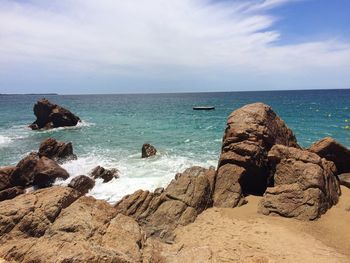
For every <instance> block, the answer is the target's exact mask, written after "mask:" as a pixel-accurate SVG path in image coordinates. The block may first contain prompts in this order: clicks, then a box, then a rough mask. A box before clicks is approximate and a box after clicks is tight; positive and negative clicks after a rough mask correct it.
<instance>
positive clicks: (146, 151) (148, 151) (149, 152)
mask: <svg viewBox="0 0 350 263" xmlns="http://www.w3.org/2000/svg"><path fill="white" fill-rule="evenodd" d="M156 153H157V150H156V148H154V146H153V145H151V144H149V143H145V144H144V145H142V158H148V157H151V156H153V155H156Z"/></svg>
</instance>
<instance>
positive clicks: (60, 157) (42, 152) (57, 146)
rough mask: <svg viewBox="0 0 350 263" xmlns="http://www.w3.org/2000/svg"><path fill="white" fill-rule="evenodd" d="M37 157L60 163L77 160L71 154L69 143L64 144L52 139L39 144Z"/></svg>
mask: <svg viewBox="0 0 350 263" xmlns="http://www.w3.org/2000/svg"><path fill="white" fill-rule="evenodd" d="M39 156H40V157H42V156H45V157H47V158H50V159H53V160H55V161H56V162H60V163H62V162H64V161H67V160H75V159H77V156H76V155H75V154H74V153H73V146H72V143H71V142H69V143H64V142H60V141H57V140H56V139H54V138H48V139H46V140H45V141H43V142H42V143H41V144H40V148H39Z"/></svg>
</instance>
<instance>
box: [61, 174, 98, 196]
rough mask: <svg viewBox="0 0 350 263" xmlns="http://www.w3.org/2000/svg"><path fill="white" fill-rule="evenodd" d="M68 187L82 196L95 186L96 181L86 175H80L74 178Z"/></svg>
mask: <svg viewBox="0 0 350 263" xmlns="http://www.w3.org/2000/svg"><path fill="white" fill-rule="evenodd" d="M68 186H69V187H71V188H73V189H75V190H77V191H78V192H80V193H82V194H86V193H88V192H89V190H91V189H92V188H93V187H94V186H95V180H94V179H92V178H90V177H88V176H86V175H79V176H77V177H74V178H73V179H72V181H70V183H69V184H68Z"/></svg>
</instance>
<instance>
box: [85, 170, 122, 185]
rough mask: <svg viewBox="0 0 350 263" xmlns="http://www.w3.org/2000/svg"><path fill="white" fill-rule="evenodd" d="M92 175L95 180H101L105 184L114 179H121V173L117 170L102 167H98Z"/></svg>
mask: <svg viewBox="0 0 350 263" xmlns="http://www.w3.org/2000/svg"><path fill="white" fill-rule="evenodd" d="M90 175H91V176H92V177H93V178H94V179H98V178H101V179H103V182H104V183H107V182H109V181H110V180H112V179H113V178H119V171H118V169H115V168H112V169H105V168H103V167H102V166H97V167H95V168H94V169H93V170H92V171H91V172H90Z"/></svg>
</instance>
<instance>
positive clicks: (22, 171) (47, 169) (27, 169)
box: [11, 153, 69, 187]
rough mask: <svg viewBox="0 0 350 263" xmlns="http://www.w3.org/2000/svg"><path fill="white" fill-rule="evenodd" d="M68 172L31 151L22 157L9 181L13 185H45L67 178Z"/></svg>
mask: <svg viewBox="0 0 350 263" xmlns="http://www.w3.org/2000/svg"><path fill="white" fill-rule="evenodd" d="M68 177H69V174H68V172H67V171H66V170H64V169H63V168H62V167H61V166H59V165H58V164H57V163H56V162H55V161H53V160H51V159H49V158H46V157H41V158H40V157H39V155H38V154H37V153H31V154H29V155H28V156H26V157H25V158H23V159H22V160H21V161H20V162H19V163H18V164H17V166H16V169H15V170H14V172H13V173H12V176H11V183H12V184H13V185H14V186H23V187H25V186H30V185H35V186H38V187H47V186H50V185H52V183H53V182H54V181H55V180H56V179H57V178H61V179H67V178H68Z"/></svg>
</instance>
